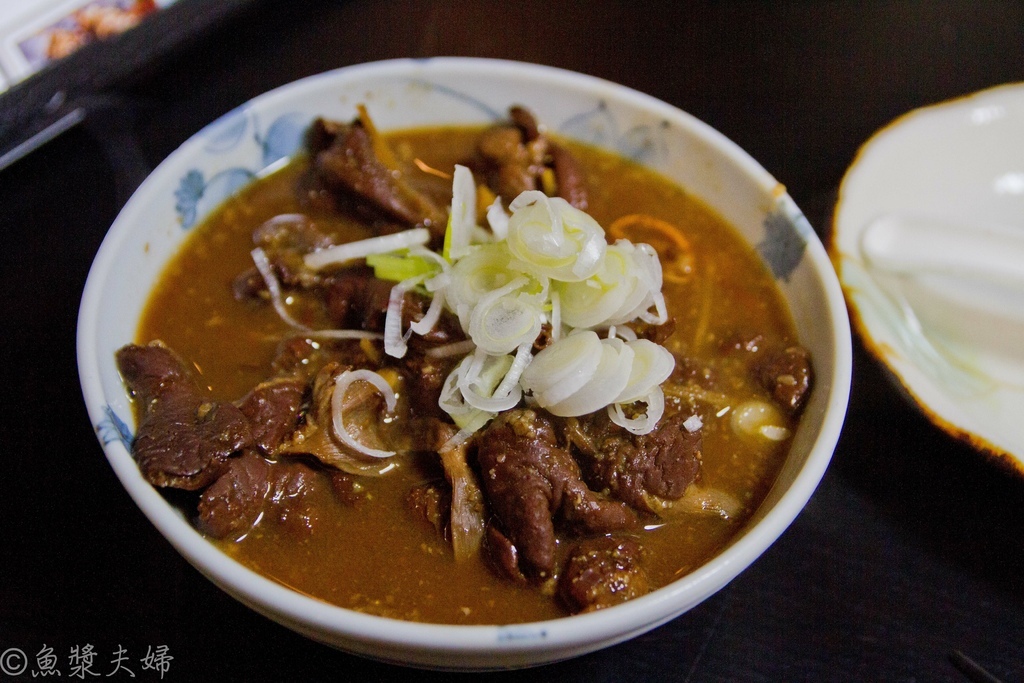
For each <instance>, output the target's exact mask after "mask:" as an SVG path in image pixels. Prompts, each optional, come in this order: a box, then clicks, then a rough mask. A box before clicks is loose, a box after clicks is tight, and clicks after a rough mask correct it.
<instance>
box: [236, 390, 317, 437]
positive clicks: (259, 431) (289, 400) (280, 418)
mask: <svg viewBox="0 0 1024 683" xmlns="http://www.w3.org/2000/svg"><path fill="white" fill-rule="evenodd" d="M305 396H306V383H305V382H302V381H299V380H296V379H289V378H284V377H281V378H275V379H271V380H267V381H266V382H261V383H260V384H258V385H256V386H255V387H254V388H253V390H252V391H250V392H249V393H248V394H247V395H246V396H245V397H244V398H243V399H242V400H241V401H239V402H238V408H239V410H241V411H242V414H243V415H245V416H246V417H247V418H248V419H249V424H250V425H252V436H253V445H254V446H256V447H257V448H259V449H260V450H261V451H263V453H265V454H267V455H273V453H274V451H275V450H276V449H277V447H278V446H280V445H281V443H283V442H284V440H285V439H286V438H287V437H288V436H290V435H291V434H292V432H294V431H295V429H296V428H297V427H298V424H299V412H300V410H301V409H302V404H303V401H304V400H305Z"/></svg>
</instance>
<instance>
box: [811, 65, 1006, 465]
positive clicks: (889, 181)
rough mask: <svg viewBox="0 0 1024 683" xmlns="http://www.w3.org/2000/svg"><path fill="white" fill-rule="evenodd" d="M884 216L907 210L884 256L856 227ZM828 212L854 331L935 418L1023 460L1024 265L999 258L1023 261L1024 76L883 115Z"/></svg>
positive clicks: (866, 227)
mask: <svg viewBox="0 0 1024 683" xmlns="http://www.w3.org/2000/svg"><path fill="white" fill-rule="evenodd" d="M888 220H896V221H902V222H903V223H904V224H906V223H907V222H908V221H912V222H913V223H914V226H913V228H914V230H915V234H912V235H910V236H909V239H906V240H904V241H903V243H902V244H901V245H900V246H899V248H897V249H894V250H890V253H889V254H887V255H888V256H890V257H891V261H892V262H891V263H889V264H888V265H887V266H886V265H884V264H880V262H879V260H878V259H872V258H870V256H871V251H870V249H868V248H866V247H865V244H866V242H865V236H866V235H871V236H872V238H874V237H876V236H877V233H876V234H872V232H871V231H872V229H873V228H872V226H877V225H878V224H879V222H880V221H888ZM833 223H834V224H833V231H832V237H831V244H830V250H831V254H832V258H833V262H834V264H835V266H836V269H837V270H838V271H839V276H840V282H841V283H842V285H843V290H844V292H845V294H846V297H847V301H848V304H849V306H850V309H851V312H852V313H853V316H852V317H853V318H854V321H855V325H856V326H857V328H858V329H859V332H860V334H861V337H862V339H863V340H864V342H865V345H866V346H867V347H868V348H869V349H870V350H871V351H872V352H873V353H874V354H875V355H876V356H877V357H878V358H879V359H880V360H881V361H883V362H884V363H885V364H886V365H887V366H888V367H889V369H890V370H891V371H892V372H893V373H894V374H895V376H896V377H897V378H898V379H899V381H900V382H901V383H902V385H903V387H904V388H905V389H906V390H907V392H908V393H909V394H910V395H911V396H912V398H913V399H914V400H915V401H916V402H917V404H918V405H919V406H920V407H921V408H922V409H923V411H924V412H925V413H926V414H927V415H928V417H929V418H930V419H931V420H932V421H933V422H935V423H936V424H937V425H938V426H940V427H941V428H942V429H944V430H945V431H947V432H948V433H950V434H952V435H954V436H955V437H957V438H960V439H964V440H966V441H968V442H970V443H971V444H973V445H974V446H976V447H977V448H979V449H981V450H982V451H985V452H988V453H991V454H993V456H994V457H995V458H996V459H998V460H1000V461H1002V462H1004V463H1007V464H1009V465H1010V466H1011V468H1012V469H1015V470H1016V471H1018V472H1020V473H1024V419H1022V418H1024V277H1021V276H1020V275H1019V273H1018V274H1017V275H1014V274H1013V273H1012V272H1009V271H1010V270H1011V269H1016V270H1017V271H1019V272H1024V252H1021V251H1020V250H1021V249H1022V246H1021V245H1024V85H1005V86H1001V87H997V88H993V89H990V90H985V91H982V92H979V93H975V94H973V95H970V96H967V97H963V98H960V99H955V100H951V101H948V102H943V103H940V104H936V105H933V106H929V107H925V108H922V109H918V110H915V111H912V112H910V113H909V114H906V115H904V116H902V117H900V118H898V119H897V120H896V121H894V122H893V123H891V124H889V125H888V126H886V127H885V128H883V129H881V130H880V131H879V132H877V133H876V134H875V135H874V136H873V137H872V138H871V139H870V140H868V142H867V143H866V144H865V145H864V146H863V147H862V148H861V150H860V152H859V154H858V155H857V158H856V159H855V161H854V163H853V165H852V166H851V167H850V169H849V170H848V171H847V174H846V176H845V178H844V179H843V182H842V185H841V187H840V193H839V202H838V205H837V207H836V211H835V216H834V221H833ZM985 234H988V235H990V241H989V244H990V245H993V246H994V247H995V248H994V249H991V250H990V251H989V252H988V253H983V252H981V251H979V250H978V247H979V246H981V245H982V244H983V242H984V240H983V237H984V235H985ZM965 235H969V236H970V238H971V239H970V240H969V241H967V242H962V238H963V237H964V236H965ZM992 235H995V238H994V239H995V241H992V239H991V236H992ZM957 242H962V243H961V244H959V245H956V243H957ZM867 243H869V244H870V243H871V240H868V241H867ZM1011 250H1012V251H1011ZM974 253H976V254H977V255H979V256H981V259H980V264H981V268H975V269H974V270H973V271H972V270H971V269H969V268H968V267H967V266H968V264H967V263H966V260H965V256H966V255H968V254H974ZM1011 253H1012V254H1019V255H1020V256H1021V258H1019V259H1018V258H1017V256H1016V255H1014V256H1013V257H1012V258H1009V257H1007V256H1008V255H1009V254H1011ZM1000 256H1002V257H1004V258H1002V259H1001V260H1003V261H1005V262H1006V265H1007V269H1005V270H1006V272H1005V273H1004V274H1003V275H1002V276H1000V277H998V278H997V277H996V273H997V272H998V269H999V263H998V261H999V260H1000V259H999V257H1000ZM897 262H898V263H897ZM956 262H964V263H963V265H964V269H963V272H954V265H953V264H955V263H956ZM894 264H895V265H894ZM897 271H899V272H897Z"/></svg>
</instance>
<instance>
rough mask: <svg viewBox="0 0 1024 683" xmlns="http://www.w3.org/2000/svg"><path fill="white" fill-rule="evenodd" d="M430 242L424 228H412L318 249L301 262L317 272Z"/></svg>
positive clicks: (428, 233) (428, 232)
mask: <svg viewBox="0 0 1024 683" xmlns="http://www.w3.org/2000/svg"><path fill="white" fill-rule="evenodd" d="M429 241H430V231H429V230H427V229H426V228H413V229H412V230H403V231H402V232H396V233H392V234H390V235H380V236H378V237H369V238H367V239H364V240H357V241H355V242H346V243H345V244H337V245H335V246H333V247H327V248H326V249H320V250H318V251H313V252H310V253H308V254H306V255H305V256H304V257H303V261H304V262H305V264H306V267H308V268H312V269H314V270H319V269H321V268H324V267H326V266H329V265H334V264H338V263H345V262H347V261H351V260H353V259H357V258H366V257H367V256H370V255H371V254H387V253H388V252H392V251H398V250H399V249H408V248H410V247H417V246H422V245H424V244H426V243H427V242H429Z"/></svg>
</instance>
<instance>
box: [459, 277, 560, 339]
mask: <svg viewBox="0 0 1024 683" xmlns="http://www.w3.org/2000/svg"><path fill="white" fill-rule="evenodd" d="M529 282H530V280H529V279H528V278H526V277H518V278H516V279H514V280H512V281H511V282H509V283H508V284H507V285H505V286H504V287H499V288H498V289H496V290H494V291H492V292H489V293H488V294H486V295H484V296H483V297H481V299H480V301H478V302H477V304H476V306H474V307H473V311H472V313H470V316H469V336H470V338H471V339H472V340H473V343H474V344H476V345H477V347H478V348H481V349H483V350H485V351H487V352H488V353H492V354H503V353H510V352H512V351H513V350H514V349H516V348H518V347H519V346H520V345H521V344H524V343H526V342H530V343H532V342H533V341H534V340H535V339H536V338H537V335H539V334H540V329H541V319H542V318H543V311H541V309H540V306H539V305H538V304H537V303H536V302H535V301H534V300H532V299H531V298H530V297H529V295H523V294H521V293H520V292H519V290H520V289H521V288H522V287H524V286H525V285H527V284H529Z"/></svg>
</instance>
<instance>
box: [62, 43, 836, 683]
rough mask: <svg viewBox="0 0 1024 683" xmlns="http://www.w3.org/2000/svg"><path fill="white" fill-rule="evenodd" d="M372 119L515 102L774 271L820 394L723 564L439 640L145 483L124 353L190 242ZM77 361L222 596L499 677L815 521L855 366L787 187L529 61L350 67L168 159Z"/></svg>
mask: <svg viewBox="0 0 1024 683" xmlns="http://www.w3.org/2000/svg"><path fill="white" fill-rule="evenodd" d="M361 102H365V103H367V104H368V105H369V106H370V108H371V110H372V111H373V115H374V119H375V122H376V123H377V125H378V126H379V127H380V128H382V129H393V128H404V127H409V126H425V125H434V124H453V123H454V124H474V123H477V124H479V123H486V122H491V121H494V120H496V119H498V118H502V117H504V115H505V113H506V112H507V109H508V107H509V106H510V105H512V104H524V105H526V106H528V107H529V108H531V109H532V110H533V111H534V112H535V113H536V115H537V117H538V119H539V120H540V121H543V122H545V124H547V125H548V126H549V127H550V128H551V129H553V130H554V131H556V132H558V133H559V134H561V135H564V136H568V137H572V138H577V139H580V140H583V141H586V142H590V143H595V144H597V145H600V146H602V147H605V148H609V149H611V150H615V151H618V152H620V153H622V154H624V155H626V156H629V157H632V158H634V159H637V160H639V161H641V162H643V163H645V164H647V165H649V166H652V167H654V168H656V169H658V170H660V171H661V172H663V173H664V174H666V175H668V176H670V177H672V178H674V179H675V180H677V181H678V182H679V183H681V184H682V185H684V186H686V187H687V188H689V189H690V190H691V191H692V192H694V193H696V194H697V195H699V196H700V197H702V198H703V199H704V200H705V201H706V202H707V203H708V204H710V205H711V206H712V207H714V208H715V209H717V210H718V211H719V212H720V213H721V214H722V215H723V216H724V217H725V218H726V219H727V220H728V221H729V222H731V223H732V224H733V225H734V226H736V227H737V228H738V229H739V230H740V231H741V232H742V233H743V235H744V236H745V237H746V239H747V240H749V241H750V243H751V244H753V245H756V246H757V249H758V250H759V252H760V253H761V254H762V255H763V256H764V257H765V260H766V261H767V262H768V263H769V265H770V266H771V268H772V270H773V271H774V273H775V275H776V277H777V279H778V283H779V286H780V287H781V288H782V291H783V292H784V293H785V296H786V298H787V299H788V301H789V305H790V307H791V309H792V313H793V315H794V317H795V320H796V324H797V326H798V330H799V335H800V340H801V342H802V344H803V345H805V346H806V347H807V348H808V349H809V350H810V352H811V355H812V357H813V359H814V363H815V372H816V386H815V389H814V392H813V394H812V397H811V399H810V402H809V404H808V405H807V407H806V412H805V414H804V418H803V421H802V423H801V425H800V428H799V429H798V431H797V433H796V434H795V436H794V439H793V445H792V451H791V453H790V455H789V457H788V459H787V461H786V463H785V465H784V467H783V469H782V472H781V474H780V475H779V478H778V481H777V483H776V484H775V486H774V488H773V489H772V490H771V492H770V494H769V495H768V498H767V500H766V501H765V503H764V505H763V506H762V507H761V509H760V510H759V511H758V512H757V513H756V515H755V517H754V518H753V519H752V520H751V521H750V523H749V524H748V525H746V527H745V528H744V529H743V530H742V531H741V532H740V533H739V535H738V536H737V537H736V539H735V540H734V541H733V542H732V543H731V545H730V546H729V547H728V548H727V549H725V550H724V551H723V552H722V553H721V554H719V555H718V556H717V557H715V558H714V559H713V560H711V561H710V562H708V563H707V564H706V565H704V566H702V567H700V568H699V569H697V570H696V571H694V572H692V573H691V574H689V575H687V576H685V577H683V578H682V579H680V580H678V581H676V582H675V583H673V584H671V585H669V586H667V587H665V588H662V589H660V590H657V591H654V592H652V593H651V594H649V595H646V596H644V597H641V598H639V599H636V600H633V601H631V602H628V603H626V604H623V605H620V606H616V607H613V608H611V609H607V610H603V611H599V612H596V613H592V614H586V615H579V616H573V617H569V618H564V619H556V620H552V621H546V622H542V623H533V624H522V625H515V626H439V625H430V624H417V623H410V622H402V621H396V620H391V619H385V618H380V617H375V616H368V615H365V614H360V613H356V612H353V611H349V610H346V609H342V608H340V607H335V606H332V605H328V604H326V603H322V602H319V601H317V600H314V599H311V598H309V597H305V596H303V595H300V594H298V593H296V592H293V591H291V590H289V589H287V588H285V587H283V586H281V585H280V584H277V583H275V582H273V581H271V580H268V579H266V578H264V577H262V576H260V575H258V574H256V573H254V572H252V571H250V570H249V569H246V568H245V567H243V566H241V565H240V564H238V563H236V562H235V561H234V560H232V559H231V558H229V557H228V556H227V555H225V554H223V553H222V552H221V551H219V550H218V549H217V548H215V547H214V546H213V545H211V544H210V543H208V542H207V541H205V540H204V539H203V537H202V536H200V535H199V533H197V532H196V530H195V529H194V528H193V527H192V526H191V525H190V524H189V523H188V521H187V520H186V519H185V518H184V517H183V516H182V515H181V514H180V513H179V512H178V511H177V510H175V509H174V508H173V507H172V506H171V505H169V504H168V503H167V502H166V501H165V500H164V498H163V497H162V496H161V495H160V494H159V493H158V492H157V491H156V490H155V489H154V488H153V487H152V486H150V485H149V484H148V483H147V482H146V481H145V480H144V479H143V478H142V476H141V475H140V473H139V470H138V468H137V467H136V465H135V462H134V461H133V460H132V458H131V455H130V454H129V451H128V449H127V447H126V444H127V443H129V439H130V435H131V433H132V431H133V429H134V427H133V424H134V422H133V418H132V412H131V408H130V405H129V402H128V397H127V396H126V394H125V389H124V387H123V385H122V383H121V380H120V377H119V376H118V372H117V368H116V366H115V363H114V352H115V350H117V349H118V348H119V347H121V346H122V345H124V344H126V343H128V342H131V341H133V340H134V338H135V332H136V325H137V322H138V320H139V317H140V313H141V311H142V308H143V306H144V304H145V302H146V298H147V295H148V293H149V292H150V290H151V289H152V287H153V285H154V283H155V281H156V278H157V276H158V274H159V273H160V271H161V268H162V266H163V264H164V263H165V262H166V261H167V260H168V259H169V258H170V257H171V256H172V254H174V253H175V251H176V249H177V248H178V246H179V245H180V243H181V242H182V240H183V238H184V237H185V235H186V233H187V231H188V228H190V227H191V226H192V225H194V224H196V223H197V222H198V221H199V220H200V219H201V218H202V217H203V216H204V215H205V214H206V213H207V212H208V211H209V210H210V209H211V208H212V207H213V206H215V205H216V204H217V203H218V202H220V201H221V200H222V199H223V198H224V197H225V196H226V195H227V194H228V193H230V192H231V191H232V190H234V189H236V188H237V187H239V186H240V185H241V184H243V183H245V182H248V181H249V180H250V179H251V178H253V177H254V176H255V175H256V174H258V173H259V172H260V171H261V170H262V169H264V168H266V167H267V166H269V165H271V164H274V163H275V162H278V161H279V160H280V159H282V158H284V157H287V156H288V155H290V154H292V153H294V152H295V151H296V150H297V149H298V147H299V142H300V135H301V132H302V131H303V129H304V128H305V126H306V125H307V124H308V123H309V122H310V121H311V120H312V119H313V117H315V116H318V115H323V116H327V117H332V118H337V119H351V118H352V117H353V115H354V112H355V105H356V104H358V103H361ZM78 362H79V369H80V375H81V381H82V387H83V390H84V394H85V401H86V404H87V406H88V410H89V414H90V416H91V419H92V421H93V424H94V425H95V428H96V432H97V434H98V435H99V439H100V441H101V443H102V445H103V448H104V450H105V451H106V455H107V458H108V459H109V461H110V464H111V466H112V467H113V468H114V470H115V472H116V473H117V476H118V477H119V478H120V479H121V481H122V482H123V483H124V486H125V488H126V489H127V491H128V493H129V494H130V495H131V496H132V498H133V499H134V500H135V501H136V503H137V504H138V506H139V508H140V509H141V510H142V511H143V513H145V515H146V516H147V517H148V518H149V519H150V520H151V521H152V523H153V524H154V525H155V526H156V528H157V529H158V530H159V531H160V533H162V534H163V535H164V536H166V537H167V539H168V540H169V541H170V542H171V543H172V544H173V545H174V546H175V548H177V549H178V551H180V552H181V554H182V555H183V556H184V557H185V558H186V559H188V561H189V562H191V563H192V564H193V565H194V566H195V567H196V568H198V569H199V570H200V571H201V572H203V574H205V575H206V576H207V577H209V578H210V580H211V581H213V582H214V583H216V584H217V585H218V586H220V587H221V588H223V589H224V590H225V591H227V592H228V593H230V594H231V595H233V596H235V597H236V598H237V599H239V600H240V601H242V602H243V603H245V604H247V605H249V606H251V607H252V608H253V609H255V610H258V611H259V612H261V613H263V614H265V615H266V616H268V617H270V618H271V619H274V620H276V621H278V622H280V623H281V624H284V625H285V626H288V627H290V628H292V629H294V630H295V631H298V632H299V633H303V634H305V635H307V636H309V637H310V638H313V639H316V640H318V641H322V642H324V643H327V644H330V645H333V646H336V647H338V648H341V649H344V650H347V651H350V652H353V653H357V654H361V655H365V656H369V657H373V658H376V659H380V660H384V661H389V662H396V663H401V664H408V665H413V666H421V667H436V668H447V669H498V668H513V667H524V666H531V665H537V664H542V663H545V662H551V661H556V660H560V659H565V658H568V657H573V656H576V655H580V654H583V653H586V652H590V651H593V650H597V649H599V648H602V647H606V646H608V645H612V644H614V643H617V642H621V641H623V640H626V639H628V638H631V637H634V636H637V635H639V634H641V633H643V632H645V631H648V630H650V629H652V628H654V627H655V626H658V625H659V624H662V623H664V622H666V621H668V620H670V619H672V618H674V617H676V616H678V615H680V614H682V613H683V612H685V611H686V610H688V609H690V608H692V607H693V606H695V605H697V604H698V603H700V602H701V601H702V600H704V599H705V598H707V597H708V596H710V595H711V594H713V593H714V592H716V591H717V590H719V589H720V588H722V587H723V586H724V585H726V584H727V583H728V582H729V581H730V580H731V579H733V577H735V576H736V575H737V574H738V573H739V572H741V571H742V570H743V569H744V568H745V567H747V566H748V565H749V564H750V563H751V562H753V561H754V559H756V558H757V557H758V556H759V555H760V554H761V553H762V552H763V551H764V550H765V549H766V548H767V547H768V546H769V545H770V544H771V543H772V542H773V541H775V539H776V538H777V537H778V536H779V534H781V533H782V532H783V530H784V529H785V528H786V527H787V526H788V525H789V524H790V522H792V520H793V519H794V518H795V517H796V515H797V514H798V513H799V512H800V510H801V509H802V508H803V506H804V505H805V503H806V502H807V500H808V498H809V497H810V495H811V493H812V492H813V491H814V489H815V487H816V486H817V484H818V482H819V480H820V478H821V476H822V474H823V473H824V472H825V468H826V466H827V465H828V462H829V460H830V459H831V456H832V452H833V449H834V447H835V444H836V441H837V439H838V437H839V432H840V429H841V427H842V423H843V419H844V417H845V412H846V406H847V399H848V395H849V385H850V370H851V351H850V336H849V325H848V320H847V317H846V308H845V304H844V301H843V297H842V292H841V290H840V287H839V284H838V281H837V279H836V277H835V274H834V272H833V270H832V266H831V263H830V262H829V260H828V257H827V255H826V252H825V250H824V248H823V247H822V245H821V243H820V242H819V241H818V240H817V239H816V237H815V235H814V233H813V232H812V230H811V227H810V226H809V225H808V223H807V221H806V220H805V219H804V217H803V215H802V214H801V213H800V211H799V210H798V209H797V207H796V206H795V205H794V204H793V202H792V200H791V199H790V198H789V196H788V195H787V194H786V192H785V189H784V188H783V187H782V186H781V185H780V184H779V183H778V182H777V181H776V180H775V179H773V178H772V177H771V176H770V175H769V174H768V173H767V172H766V171H765V170H764V169H763V168H761V167H760V166H759V165H758V164H757V163H756V162H755V161H754V160H753V159H751V158H750V157H749V156H748V155H747V154H746V153H744V152H743V151H742V150H741V149H739V148H738V147H737V146H736V145H734V144H733V143H732V142H730V141H729V140H727V139H726V138H724V137H723V136H722V135H720V134H719V133H717V132H716V131H714V130H712V129H711V128H710V127H708V126H707V125H705V124H703V123H701V122H700V121H697V120H695V119H694V118H692V117H691V116H689V115H687V114H685V113H683V112H681V111H679V110H678V109H675V108H673V107H671V106H669V105H667V104H665V103H663V102H660V101H658V100H655V99H653V98H651V97H648V96H646V95H643V94H640V93H638V92H635V91H632V90H629V89H627V88H624V87H622V86H619V85H615V84H613V83H609V82H607V81H603V80H599V79H596V78H592V77H588V76H583V75H580V74H575V73H570V72H566V71H561V70H557V69H552V68H546V67H540V66H535V65H528V64H522V63H514V62H505V61H494V60H479V59H458V58H438V59H431V60H397V61H387V62H380V63H374V64H366V65H360V66H353V67H348V68H343V69H339V70H337V71H332V72H329V73H325V74H322V75H319V76H314V77H310V78H306V79H304V80H301V81H298V82H296V83H294V84H291V85H288V86H285V87H282V88H279V89H277V90H274V91H272V92H270V93H268V94H266V95H263V96H261V97H258V98H256V99H255V100H253V101H252V102H250V103H248V104H246V105H244V106H242V107H240V108H238V109H237V110H235V111H232V112H231V113H229V114H227V115H225V116H224V117H222V118H221V119H219V120H218V121H216V122H215V123H213V124H212V125H210V126H208V127H206V128H205V129H203V130H202V131H200V132H199V133H198V134H197V135H195V136H194V137H193V138H191V139H190V140H189V141H187V142H186V143H185V144H184V145H182V146H181V148H180V149H178V150H177V151H176V152H174V153H173V154H172V155H171V156H169V157H168V158H167V159H166V160H165V161H164V162H163V163H162V164H161V165H160V166H159V167H158V168H157V169H156V170H155V171H154V172H153V174H152V175H151V176H150V177H149V178H148V179H147V180H146V181H145V182H144V183H143V184H142V185H141V186H140V187H139V189H138V191H137V192H136V193H135V195H134V196H133V197H132V198H131V200H130V201H129V202H128V203H127V205H126V206H125V207H124V209H123V210H122V211H121V214H120V215H119V216H118V218H117V220H116V221H115V222H114V225H113V226H112V227H111V229H110V232H109V234H108V235H107V237H106V239H105V240H104V242H103V244H102V246H101V248H100V251H99V253H98V255H97V257H96V260H95V263H94V264H93V267H92V270H91V272H90V274H89V279H88V282H87V284H86V288H85V293H84V296H83V299H82V306H81V311H80V317H79V330H78Z"/></svg>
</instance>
